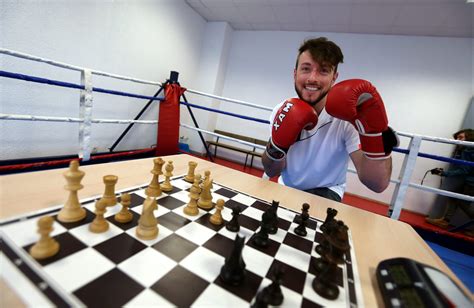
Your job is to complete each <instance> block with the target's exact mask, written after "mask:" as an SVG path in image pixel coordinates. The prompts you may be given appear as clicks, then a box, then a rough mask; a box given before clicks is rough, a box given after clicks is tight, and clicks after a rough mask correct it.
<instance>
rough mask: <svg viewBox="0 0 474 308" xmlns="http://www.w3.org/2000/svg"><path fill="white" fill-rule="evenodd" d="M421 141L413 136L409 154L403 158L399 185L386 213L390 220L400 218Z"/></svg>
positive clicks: (419, 137) (418, 137)
mask: <svg viewBox="0 0 474 308" xmlns="http://www.w3.org/2000/svg"><path fill="white" fill-rule="evenodd" d="M421 140H422V138H421V136H417V135H415V136H413V138H412V140H411V143H410V146H409V149H410V152H409V153H408V155H406V156H405V160H404V161H403V165H402V168H401V170H400V183H398V184H397V186H396V188H395V191H394V192H393V195H392V202H390V207H389V209H388V213H387V216H388V217H390V218H392V219H396V220H398V218H399V217H400V212H401V211H402V208H403V202H404V200H405V195H406V192H407V190H408V186H409V184H410V178H411V175H412V174H413V169H414V168H415V163H416V158H417V156H418V152H419V151H420V146H421Z"/></svg>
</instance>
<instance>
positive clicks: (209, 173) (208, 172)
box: [203, 170, 213, 189]
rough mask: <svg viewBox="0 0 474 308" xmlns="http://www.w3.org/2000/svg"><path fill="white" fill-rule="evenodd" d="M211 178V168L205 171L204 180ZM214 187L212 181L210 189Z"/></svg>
mask: <svg viewBox="0 0 474 308" xmlns="http://www.w3.org/2000/svg"><path fill="white" fill-rule="evenodd" d="M210 179H211V171H209V170H206V171H204V180H203V182H205V181H208V180H210ZM212 187H213V185H212V181H211V186H210V189H212Z"/></svg>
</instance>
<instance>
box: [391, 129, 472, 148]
mask: <svg viewBox="0 0 474 308" xmlns="http://www.w3.org/2000/svg"><path fill="white" fill-rule="evenodd" d="M397 135H400V136H404V137H409V138H413V137H415V136H419V137H421V139H423V140H429V141H434V142H439V143H448V144H457V145H465V146H468V147H474V142H470V141H460V140H454V139H448V138H441V137H431V136H422V135H416V134H410V133H404V132H398V131H397Z"/></svg>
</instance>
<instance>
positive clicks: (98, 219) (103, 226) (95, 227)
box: [89, 199, 109, 233]
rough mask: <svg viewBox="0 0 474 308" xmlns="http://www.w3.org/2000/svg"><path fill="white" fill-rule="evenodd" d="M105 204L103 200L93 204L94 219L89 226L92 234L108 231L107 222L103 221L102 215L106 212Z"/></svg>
mask: <svg viewBox="0 0 474 308" xmlns="http://www.w3.org/2000/svg"><path fill="white" fill-rule="evenodd" d="M106 208H107V202H104V200H103V199H100V200H98V201H97V202H96V203H95V215H96V216H95V218H94V220H93V221H92V222H91V224H90V225H89V230H90V231H91V232H94V233H102V232H105V231H107V230H109V222H108V221H107V220H106V219H105V217H104V214H105V212H106V211H107V209H106Z"/></svg>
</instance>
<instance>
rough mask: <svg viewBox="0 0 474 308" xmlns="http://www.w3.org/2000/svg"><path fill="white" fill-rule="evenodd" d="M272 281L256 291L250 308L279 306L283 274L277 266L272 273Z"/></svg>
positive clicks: (281, 300) (281, 296)
mask: <svg viewBox="0 0 474 308" xmlns="http://www.w3.org/2000/svg"><path fill="white" fill-rule="evenodd" d="M272 274H273V275H272V283H271V284H270V285H268V286H267V287H265V288H263V289H262V290H261V291H260V292H258V294H257V297H256V298H255V302H254V303H253V304H252V306H250V307H251V308H266V307H268V305H272V306H279V305H281V304H282V303H283V299H284V297H283V292H282V291H281V287H280V286H281V281H282V276H283V274H284V272H283V270H282V269H281V268H280V267H279V266H275V267H274V269H273V273H272Z"/></svg>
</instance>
